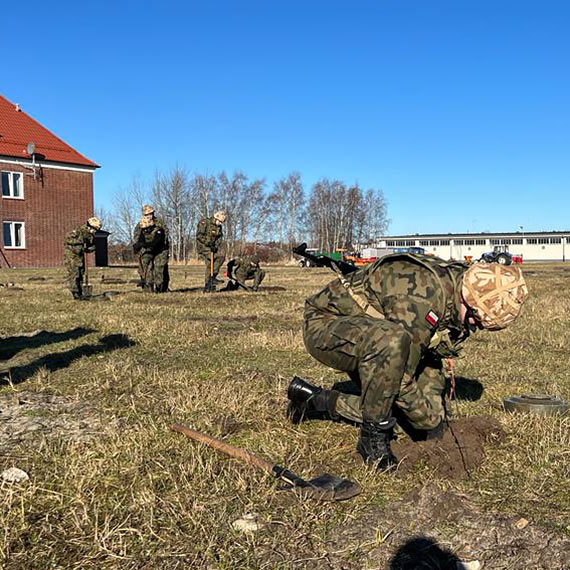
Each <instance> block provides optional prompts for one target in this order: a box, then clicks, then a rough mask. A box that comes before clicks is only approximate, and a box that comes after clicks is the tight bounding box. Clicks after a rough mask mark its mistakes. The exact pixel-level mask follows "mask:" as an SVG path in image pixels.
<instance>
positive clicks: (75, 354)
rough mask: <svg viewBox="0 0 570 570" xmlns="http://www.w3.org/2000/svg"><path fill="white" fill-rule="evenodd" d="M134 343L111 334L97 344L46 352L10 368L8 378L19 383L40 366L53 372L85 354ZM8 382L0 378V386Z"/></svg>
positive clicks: (89, 354)
mask: <svg viewBox="0 0 570 570" xmlns="http://www.w3.org/2000/svg"><path fill="white" fill-rule="evenodd" d="M135 344H136V343H135V342H134V341H133V340H131V339H130V338H129V337H128V336H127V335H124V334H111V335H107V336H104V337H101V338H100V339H99V342H98V344H85V345H83V346H78V347H76V348H72V349H71V350H66V351H65V352H58V353H55V354H48V355H46V356H42V357H41V358H38V359H36V360H34V361H32V362H30V363H29V364H25V365H23V366H15V367H14V368H11V369H10V380H11V382H12V384H20V383H21V382H25V381H26V380H27V379H28V378H30V376H32V375H33V374H34V373H35V372H36V371H37V370H39V369H40V368H45V369H46V370H48V371H49V372H55V371H56V370H61V369H62V368H67V367H68V366H71V364H72V363H73V362H74V361H75V360H77V359H78V358H83V357H85V356H87V357H89V356H94V355H96V354H103V353H105V352H112V351H114V350H119V349H121V348H129V347H130V346H134V345H135ZM7 384H9V381H8V379H7V378H1V379H0V386H5V385H7Z"/></svg>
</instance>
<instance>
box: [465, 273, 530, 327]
mask: <svg viewBox="0 0 570 570" xmlns="http://www.w3.org/2000/svg"><path fill="white" fill-rule="evenodd" d="M461 292H462V295H463V299H464V301H465V303H467V305H469V307H471V309H472V310H473V312H474V314H475V318H476V319H477V320H478V321H479V323H480V324H481V326H482V327H483V328H485V329H488V330H500V329H504V328H506V327H508V326H509V325H510V324H511V323H512V322H513V321H514V320H515V319H516V318H517V316H518V315H519V313H520V311H521V307H522V305H523V303H524V301H525V299H526V297H527V295H528V289H527V286H526V282H525V280H524V277H523V274H522V271H521V269H520V267H515V266H512V265H510V266H505V265H501V264H499V263H474V264H473V265H472V266H471V267H470V268H469V269H468V270H467V271H466V272H465V274H464V276H463V285H462V291H461Z"/></svg>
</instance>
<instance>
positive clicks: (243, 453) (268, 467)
mask: <svg viewBox="0 0 570 570" xmlns="http://www.w3.org/2000/svg"><path fill="white" fill-rule="evenodd" d="M170 429H171V430H172V431H177V432H179V433H181V434H184V435H185V436H186V437H188V438H190V439H193V440H195V441H199V442H200V443H204V444H205V445H209V446H210V447H213V448H214V449H219V450H220V451H223V452H224V453H226V454H227V455H229V456H231V457H235V458H236V459H239V460H240V461H243V462H244V463H247V464H248V465H253V466H255V467H259V468H260V469H263V471H265V472H266V473H269V474H270V475H274V473H273V463H269V461H265V459H261V457H257V456H255V455H253V453H251V452H249V451H247V450H245V449H240V448H239V447H234V446H233V445H230V444H229V443H226V442H225V441H222V440H220V439H217V438H215V437H212V436H211V435H207V434H205V433H202V432H199V431H196V430H193V429H191V428H189V427H186V426H184V425H182V424H174V425H173V426H170Z"/></svg>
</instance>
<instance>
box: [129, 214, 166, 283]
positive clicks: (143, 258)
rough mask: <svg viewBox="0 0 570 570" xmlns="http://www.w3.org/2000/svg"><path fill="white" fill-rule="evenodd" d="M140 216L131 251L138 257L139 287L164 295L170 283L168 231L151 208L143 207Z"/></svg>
mask: <svg viewBox="0 0 570 570" xmlns="http://www.w3.org/2000/svg"><path fill="white" fill-rule="evenodd" d="M142 214H143V215H142V218H141V220H140V222H139V223H138V224H137V225H136V226H135V231H134V234H133V250H134V252H135V254H136V255H138V256H139V275H140V278H141V285H142V288H143V291H148V292H150V293H152V292H154V293H166V292H167V291H168V283H169V281H170V278H169V273H168V257H169V255H170V253H169V243H168V229H167V227H166V226H165V225H164V222H163V221H162V220H160V219H158V218H157V217H156V216H155V213H154V208H153V207H152V206H148V205H145V206H143V209H142Z"/></svg>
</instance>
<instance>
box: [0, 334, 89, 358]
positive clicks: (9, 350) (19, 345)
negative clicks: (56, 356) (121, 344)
mask: <svg viewBox="0 0 570 570" xmlns="http://www.w3.org/2000/svg"><path fill="white" fill-rule="evenodd" d="M93 332H95V329H89V328H84V327H77V328H75V329H71V330H69V331H65V332H50V331H40V332H38V333H37V334H33V335H30V336H27V335H20V336H10V337H8V338H4V339H2V344H1V345H0V360H8V359H9V358H12V357H13V356H15V355H16V354H18V352H20V351H22V350H24V349H26V348H38V347H40V346H43V345H45V344H55V343H57V342H64V341H66V340H74V339H76V338H81V337H82V336H85V335H88V334H91V333H93Z"/></svg>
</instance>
